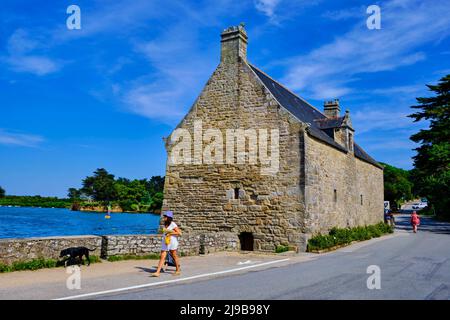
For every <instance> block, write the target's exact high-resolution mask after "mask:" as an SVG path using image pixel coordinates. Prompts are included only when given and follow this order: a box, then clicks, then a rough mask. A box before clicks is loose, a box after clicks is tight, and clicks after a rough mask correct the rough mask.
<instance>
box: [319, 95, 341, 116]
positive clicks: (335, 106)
mask: <svg viewBox="0 0 450 320" xmlns="http://www.w3.org/2000/svg"><path fill="white" fill-rule="evenodd" d="M323 111H324V113H325V115H326V116H327V117H328V118H337V117H339V116H340V113H341V108H340V107H339V99H334V100H333V101H325V103H324V105H323Z"/></svg>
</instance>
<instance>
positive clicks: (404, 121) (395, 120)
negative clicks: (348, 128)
mask: <svg viewBox="0 0 450 320" xmlns="http://www.w3.org/2000/svg"><path fill="white" fill-rule="evenodd" d="M408 114H410V113H407V112H398V111H397V112H396V111H393V110H392V109H391V110H386V109H381V108H380V107H379V106H375V105H372V106H371V107H366V108H362V109H360V110H358V111H356V112H354V113H351V119H352V123H353V126H354V127H355V130H356V133H357V134H358V135H360V134H363V133H366V132H369V131H373V130H378V131H391V130H392V131H397V130H399V129H402V128H408V127H410V126H411V125H412V123H413V121H412V119H411V118H408Z"/></svg>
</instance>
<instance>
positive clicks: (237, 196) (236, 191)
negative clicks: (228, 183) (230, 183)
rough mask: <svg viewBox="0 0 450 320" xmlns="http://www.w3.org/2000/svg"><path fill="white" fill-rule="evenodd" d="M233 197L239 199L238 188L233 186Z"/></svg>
mask: <svg viewBox="0 0 450 320" xmlns="http://www.w3.org/2000/svg"><path fill="white" fill-rule="evenodd" d="M234 198H235V199H239V188H234Z"/></svg>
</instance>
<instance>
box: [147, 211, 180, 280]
mask: <svg viewBox="0 0 450 320" xmlns="http://www.w3.org/2000/svg"><path fill="white" fill-rule="evenodd" d="M163 219H164V228H163V229H162V232H163V236H162V239H161V240H162V245H161V258H160V260H159V264H158V268H157V269H156V272H154V273H152V277H159V275H160V272H161V269H162V267H163V265H164V261H165V260H166V256H167V252H170V254H171V255H172V257H173V260H174V261H175V265H176V271H175V273H174V274H173V275H176V276H177V275H180V261H179V259H178V256H177V249H178V237H179V236H181V230H180V228H178V226H177V224H176V223H175V222H173V212H172V211H166V212H164V214H163Z"/></svg>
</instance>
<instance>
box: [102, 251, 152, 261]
mask: <svg viewBox="0 0 450 320" xmlns="http://www.w3.org/2000/svg"><path fill="white" fill-rule="evenodd" d="M107 260H108V261H109V262H114V261H123V260H159V254H158V253H152V254H148V255H145V256H136V255H121V256H109V257H108V258H107Z"/></svg>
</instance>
